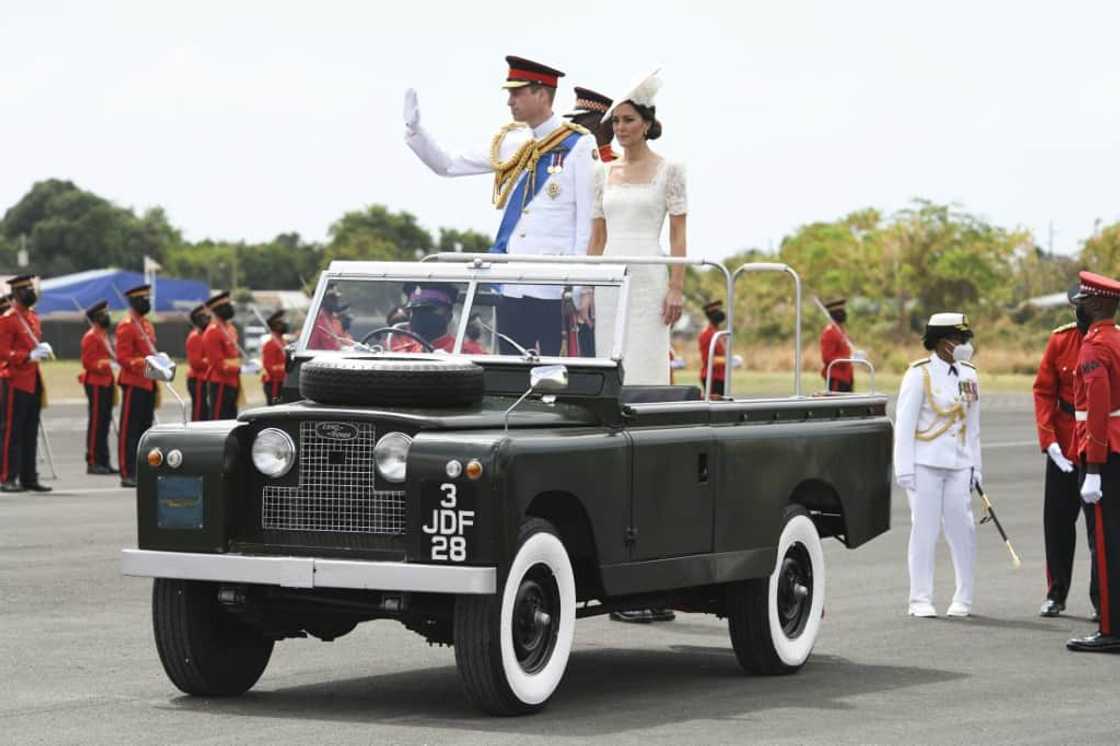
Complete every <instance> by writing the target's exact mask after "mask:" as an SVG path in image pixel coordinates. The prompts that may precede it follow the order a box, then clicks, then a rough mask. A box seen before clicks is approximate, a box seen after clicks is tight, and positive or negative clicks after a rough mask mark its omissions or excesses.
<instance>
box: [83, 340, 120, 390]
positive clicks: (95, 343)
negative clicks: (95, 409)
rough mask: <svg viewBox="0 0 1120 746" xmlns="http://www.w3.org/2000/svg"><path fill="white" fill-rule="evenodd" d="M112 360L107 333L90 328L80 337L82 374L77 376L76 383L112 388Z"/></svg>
mask: <svg viewBox="0 0 1120 746" xmlns="http://www.w3.org/2000/svg"><path fill="white" fill-rule="evenodd" d="M112 360H113V358H112V357H111V356H110V355H109V333H108V332H107V331H105V330H104V329H100V328H98V327H93V326H91V327H90V328H89V330H88V331H87V332H86V333H85V334H84V335H82V372H81V373H80V374H79V375H78V381H79V382H81V383H88V384H89V385H90V386H112V385H113V367H112Z"/></svg>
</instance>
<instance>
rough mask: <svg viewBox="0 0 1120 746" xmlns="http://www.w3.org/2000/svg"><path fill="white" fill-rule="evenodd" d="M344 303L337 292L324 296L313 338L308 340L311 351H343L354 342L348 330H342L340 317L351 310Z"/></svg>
mask: <svg viewBox="0 0 1120 746" xmlns="http://www.w3.org/2000/svg"><path fill="white" fill-rule="evenodd" d="M349 307H350V306H349V304H346V303H343V302H342V298H341V296H339V294H338V291H337V290H333V289H332V290H328V291H327V292H326V293H324V294H323V302H322V303H321V304H320V307H319V313H318V314H317V315H316V316H315V320H314V321H313V322H312V326H311V336H310V337H309V338H308V340H307V349H309V350H341V349H342V347H343V346H344V345H346V344H348V343H349V342H351V341H352V340H351V339H350V335H349V334H347V332H346V330H345V329H343V328H342V321H341V320H340V319H339V316H340V315H341V314H342V312H343V311H345V310H346V309H347V308H349Z"/></svg>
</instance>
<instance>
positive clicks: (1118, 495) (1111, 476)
mask: <svg viewBox="0 0 1120 746" xmlns="http://www.w3.org/2000/svg"><path fill="white" fill-rule="evenodd" d="M1101 492H1103V493H1104V496H1103V497H1102V498H1101V500H1100V502H1098V503H1097V504H1096V505H1092V506H1090V507H1091V508H1092V510H1093V512H1094V513H1095V514H1096V516H1095V519H1096V520H1095V523H1094V526H1093V540H1094V542H1095V543H1096V545H1097V553H1096V562H1097V575H1098V582H1099V584H1100V592H1101V604H1100V612H1101V622H1100V632H1101V634H1102V635H1118V634H1120V453H1110V454H1108V461H1107V462H1106V463H1105V464H1104V465H1102V466H1101Z"/></svg>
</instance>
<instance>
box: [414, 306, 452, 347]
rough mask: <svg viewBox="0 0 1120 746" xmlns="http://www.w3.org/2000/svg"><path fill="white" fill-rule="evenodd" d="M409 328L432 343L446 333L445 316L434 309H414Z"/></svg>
mask: <svg viewBox="0 0 1120 746" xmlns="http://www.w3.org/2000/svg"><path fill="white" fill-rule="evenodd" d="M409 327H410V328H411V329H412V331H414V332H416V333H417V334H419V335H420V336H421V337H423V338H424V339H426V340H428V341H429V342H434V341H436V340H437V339H439V338H440V337H442V336H443V335H444V334H446V333H447V316H445V315H444V314H442V313H440V312H439V311H437V310H436V309H434V308H424V307H421V308H414V309H413V310H412V319H411V320H410V321H409Z"/></svg>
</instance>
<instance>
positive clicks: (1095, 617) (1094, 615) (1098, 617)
mask: <svg viewBox="0 0 1120 746" xmlns="http://www.w3.org/2000/svg"><path fill="white" fill-rule="evenodd" d="M1089 618H1090V619H1092V620H1093V621H1094V622H1099V621H1100V620H1101V610H1100V609H1093V613H1092V615H1090V617H1089Z"/></svg>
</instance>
